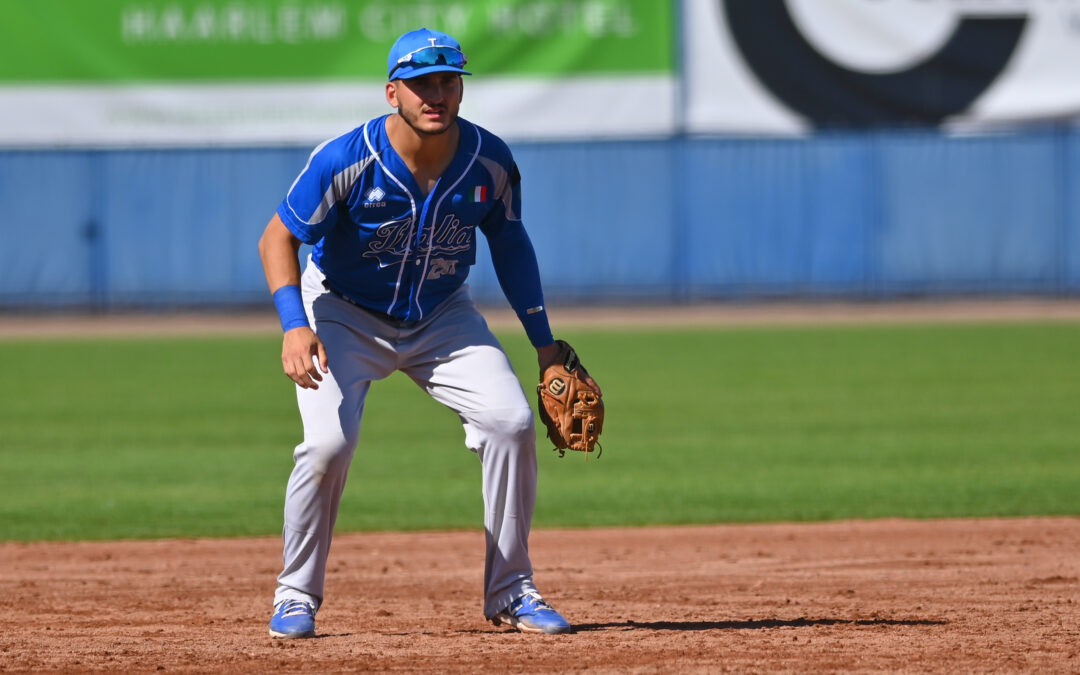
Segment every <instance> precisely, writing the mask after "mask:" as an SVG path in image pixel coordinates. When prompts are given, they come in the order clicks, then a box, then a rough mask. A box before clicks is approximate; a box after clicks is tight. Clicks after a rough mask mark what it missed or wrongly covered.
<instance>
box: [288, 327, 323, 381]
mask: <svg viewBox="0 0 1080 675" xmlns="http://www.w3.org/2000/svg"><path fill="white" fill-rule="evenodd" d="M315 358H318V366H317V367H316V365H315ZM281 365H282V367H283V368H284V369H285V374H286V375H288V376H289V379H291V380H292V381H293V382H295V383H296V384H298V385H300V386H301V387H303V388H304V389H318V388H319V385H318V383H319V382H321V381H322V379H323V378H322V373H328V372H330V369H329V362H328V361H327V359H326V347H324V346H323V343H322V340H320V339H319V336H317V335H315V331H313V330H311V329H310V328H308V327H307V326H300V327H299V328H293V329H292V330H289V331H287V332H286V333H285V338H284V339H283V340H282V346H281ZM320 370H321V371H322V373H320V372H319V371H320Z"/></svg>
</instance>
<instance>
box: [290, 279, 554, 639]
mask: <svg viewBox="0 0 1080 675" xmlns="http://www.w3.org/2000/svg"><path fill="white" fill-rule="evenodd" d="M323 278H324V277H323V275H322V272H321V271H319V269H318V268H317V267H316V266H315V265H314V264H312V263H311V262H310V261H309V262H308V265H307V268H306V270H305V272H304V275H303V279H302V283H301V286H302V290H303V295H304V303H305V305H306V308H307V313H308V320H309V321H310V322H311V325H312V326H313V327H314V328H315V331H316V333H317V334H318V336H319V338H320V339H321V340H322V342H323V344H324V345H325V347H326V353H327V358H328V362H329V370H330V372H329V374H324V375H323V380H322V382H320V383H319V388H318V389H317V390H311V389H303V388H301V387H299V386H298V387H297V388H296V398H297V403H298V406H299V409H300V416H301V418H302V420H303V425H304V439H303V442H302V443H300V445H298V446H297V447H296V449H295V452H294V453H293V459H294V462H295V464H294V467H293V471H292V474H291V476H290V477H289V483H288V488H287V491H286V495H285V526H284V529H283V538H284V556H283V557H284V569H283V571H282V572H281V574H280V575H279V576H278V587H277V591H276V593H275V596H274V604H275V605H276V604H277V603H279V602H281V601H282V600H286V599H299V600H304V601H307V602H311V603H312V604H314V605H315V607H316V608H318V607H319V606H320V605H321V604H322V602H323V589H324V585H325V579H326V563H327V556H328V555H329V553H330V542H331V540H332V538H333V533H334V523H335V521H336V519H337V513H338V506H339V503H340V501H341V494H342V491H343V490H344V487H345V479H346V476H347V475H348V472H349V467H350V465H351V463H352V459H353V455H354V453H355V450H356V446H357V442H358V440H359V437H360V422H361V418H362V416H363V411H364V400H365V398H366V396H367V393H368V390H369V388H370V386H371V383H372V382H373V381H375V380H380V379H383V378H385V377H388V376H389V375H390V374H391V373H393V372H394V371H395V370H400V371H402V372H404V373H405V374H406V375H408V376H409V377H410V378H412V380H413V381H414V382H416V383H417V384H418V385H419V386H420V387H422V388H423V389H424V390H425V391H426V392H427V393H428V394H429V395H431V396H432V397H433V398H434V399H435V400H437V401H439V402H440V403H442V404H443V405H445V406H447V407H448V408H450V409H451V410H453V411H454V412H455V413H457V415H458V417H459V418H460V419H461V422H462V425H463V426H464V429H465V445H466V447H468V448H469V449H470V450H472V451H473V452H475V453H476V455H477V456H478V457H479V458H480V464H481V474H482V478H483V486H482V487H483V498H484V530H485V533H486V542H487V546H486V560H485V565H484V615H485V616H486V617H488V618H491V617H493V616H494V615H495V614H496V613H498V612H499V611H501V610H502V609H504V608H505V607H506V606H507V605H509V604H510V603H511V602H512V601H514V600H515V599H517V598H518V597H520V596H522V595H524V594H525V593H527V592H530V591H535V590H536V589H535V587H534V585H533V582H532V574H533V569H532V563H531V562H530V560H529V530H530V527H531V524H532V514H533V506H534V504H535V502H536V473H537V466H536V433H535V430H534V426H533V413H532V409H531V408H530V407H529V403H528V400H527V399H526V398H525V393H524V392H523V391H522V389H521V384H520V383H519V382H518V379H517V377H516V375H515V374H514V371H513V369H512V367H511V365H510V361H509V359H507V357H506V354H505V353H504V352H503V350H502V347H501V345H500V344H499V343H498V340H496V338H495V336H494V335H492V333H491V331H490V330H489V329H488V326H487V322H486V321H485V320H484V318H483V316H481V314H480V312H479V311H478V310H477V308H476V306H475V304H474V303H473V301H472V299H471V297H470V295H469V292H468V288H467V287H462V288H461V289H459V290H458V291H456V292H455V293H454V294H453V295H452V296H451V297H450V298H448V299H447V300H446V301H444V302H443V303H442V304H440V305H439V306H438V307H437V308H436V309H435V310H434V311H433V312H432V313H431V315H430V316H427V317H425V318H424V319H422V320H421V321H420V322H419V323H417V324H416V325H414V326H408V327H405V326H400V325H398V324H396V323H392V322H389V321H387V320H385V319H383V318H380V317H378V316H376V315H374V314H372V313H371V312H368V311H366V310H364V309H361V308H359V307H357V306H355V305H353V304H351V303H350V302H348V301H346V300H344V299H342V298H340V297H338V296H336V295H334V294H332V293H329V292H327V290H326V289H325V288H324V286H323V283H322V282H323ZM375 442H376V443H377V441H375Z"/></svg>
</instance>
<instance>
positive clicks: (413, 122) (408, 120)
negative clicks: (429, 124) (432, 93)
mask: <svg viewBox="0 0 1080 675" xmlns="http://www.w3.org/2000/svg"><path fill="white" fill-rule="evenodd" d="M398 116H399V117H401V119H402V120H404V121H405V124H408V125H409V128H410V129H412V130H413V131H415V132H416V133H417V135H420V136H441V135H443V134H445V133H446V132H447V131H450V129H451V128H452V127H453V126H454V124H455V123H456V122H457V116H456V115H455V116H454V117H451V118H450V123H449V124H447V125H446V126H445V127H443V128H441V129H438V130H435V131H431V130H428V129H424V128H421V127H420V124H419V119H418V117H419V115H417V116H416V117H410V116H409V115H408V114H406V113H405V111H404V110H403V109H402V108H401V107H400V106H399V107H398Z"/></svg>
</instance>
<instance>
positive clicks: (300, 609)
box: [278, 600, 314, 619]
mask: <svg viewBox="0 0 1080 675" xmlns="http://www.w3.org/2000/svg"><path fill="white" fill-rule="evenodd" d="M305 614H314V608H313V607H312V606H311V605H310V604H308V603H306V602H304V601H303V600H283V601H282V602H281V605H280V606H279V607H278V615H279V616H281V618H283V619H284V618H287V617H290V616H303V615H305Z"/></svg>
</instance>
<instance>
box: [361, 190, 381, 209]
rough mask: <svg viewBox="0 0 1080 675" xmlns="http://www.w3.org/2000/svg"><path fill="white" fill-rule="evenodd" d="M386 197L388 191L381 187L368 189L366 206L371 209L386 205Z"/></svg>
mask: <svg viewBox="0 0 1080 675" xmlns="http://www.w3.org/2000/svg"><path fill="white" fill-rule="evenodd" d="M385 197H386V191H385V190H383V189H382V188H380V187H373V188H371V189H370V190H368V192H367V195H366V196H365V197H364V208H365V209H370V208H372V207H377V206H386V202H385V201H383V199H384V198H385Z"/></svg>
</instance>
